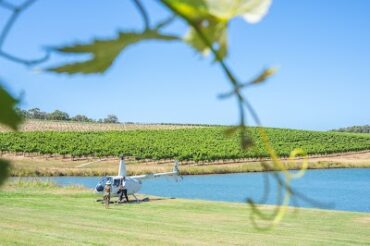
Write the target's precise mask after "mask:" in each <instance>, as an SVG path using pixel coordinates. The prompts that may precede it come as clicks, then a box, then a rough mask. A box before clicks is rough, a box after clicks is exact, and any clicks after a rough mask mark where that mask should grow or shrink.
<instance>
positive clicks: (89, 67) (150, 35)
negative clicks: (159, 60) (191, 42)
mask: <svg viewBox="0 0 370 246" xmlns="http://www.w3.org/2000/svg"><path fill="white" fill-rule="evenodd" d="M144 40H164V41H171V40H178V37H176V36H171V35H164V34H161V33H159V32H157V31H152V30H149V31H145V32H143V33H135V32H121V33H119V35H118V37H117V38H114V39H107V40H95V41H93V42H92V43H87V44H76V45H72V46H66V47H61V48H58V49H57V51H59V52H62V53H70V54H90V55H91V58H90V59H88V60H85V61H81V62H74V63H69V64H64V65H61V66H57V67H52V68H48V69H47V70H48V71H53V72H57V73H68V74H73V73H85V74H89V73H103V72H105V71H106V70H107V69H108V68H109V67H110V66H111V65H112V63H113V62H114V60H115V59H116V57H117V56H118V55H119V54H120V53H121V52H122V50H124V49H125V48H127V47H128V46H130V45H133V44H136V43H139V42H141V41H144Z"/></svg>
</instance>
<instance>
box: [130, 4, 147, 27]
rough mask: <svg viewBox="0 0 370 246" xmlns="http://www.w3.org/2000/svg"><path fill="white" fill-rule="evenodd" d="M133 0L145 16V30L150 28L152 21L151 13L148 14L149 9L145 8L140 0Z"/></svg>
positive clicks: (142, 15) (143, 16)
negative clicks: (150, 18) (150, 19)
mask: <svg viewBox="0 0 370 246" xmlns="http://www.w3.org/2000/svg"><path fill="white" fill-rule="evenodd" d="M133 1H134V4H135V6H136V8H137V10H138V11H139V12H140V14H141V17H142V18H143V21H144V28H145V30H149V29H150V21H149V15H148V13H147V11H146V10H145V8H144V6H143V5H142V3H141V2H140V0H133Z"/></svg>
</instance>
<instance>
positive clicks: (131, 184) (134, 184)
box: [95, 156, 182, 201]
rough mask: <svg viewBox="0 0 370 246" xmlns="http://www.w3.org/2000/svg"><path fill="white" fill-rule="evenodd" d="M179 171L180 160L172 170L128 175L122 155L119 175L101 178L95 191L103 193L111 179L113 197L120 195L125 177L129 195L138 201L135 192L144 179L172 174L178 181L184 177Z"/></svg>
mask: <svg viewBox="0 0 370 246" xmlns="http://www.w3.org/2000/svg"><path fill="white" fill-rule="evenodd" d="M179 173H180V170H179V163H178V161H175V165H174V167H173V170H172V172H165V173H154V174H144V175H137V176H128V177H126V164H125V161H124V157H123V156H122V157H121V160H120V162H119V168H118V175H117V176H107V177H103V178H101V179H100V180H99V182H98V184H97V185H96V186H95V193H98V194H103V193H104V186H105V184H106V182H108V181H110V183H111V184H112V188H111V196H112V197H113V196H114V197H117V196H119V192H118V191H119V186H120V182H121V180H122V179H123V178H124V177H125V187H126V189H127V195H132V196H133V197H135V199H136V201H138V199H137V198H136V196H135V193H137V192H138V191H139V190H140V189H141V185H142V182H141V181H142V180H144V179H151V178H159V177H163V176H172V177H175V178H176V181H177V180H178V178H179V177H180V178H182V177H181V176H180V175H179Z"/></svg>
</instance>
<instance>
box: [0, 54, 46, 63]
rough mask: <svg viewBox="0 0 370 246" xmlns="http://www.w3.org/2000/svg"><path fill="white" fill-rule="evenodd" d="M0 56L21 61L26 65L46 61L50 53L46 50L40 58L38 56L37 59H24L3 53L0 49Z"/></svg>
mask: <svg viewBox="0 0 370 246" xmlns="http://www.w3.org/2000/svg"><path fill="white" fill-rule="evenodd" d="M0 56H2V57H4V58H6V59H8V60H10V61H13V62H17V63H22V64H24V65H26V66H32V65H36V64H39V63H42V62H45V61H47V60H48V59H49V56H50V54H49V52H47V53H46V54H45V56H44V57H41V58H38V59H33V60H26V59H23V58H19V57H16V56H13V55H11V54H8V53H5V52H4V51H1V50H0Z"/></svg>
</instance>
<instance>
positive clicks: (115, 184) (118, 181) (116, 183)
mask: <svg viewBox="0 0 370 246" xmlns="http://www.w3.org/2000/svg"><path fill="white" fill-rule="evenodd" d="M120 184H121V179H120V178H115V179H113V185H112V191H113V192H114V193H115V194H116V193H117V192H118V189H119V185H120Z"/></svg>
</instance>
